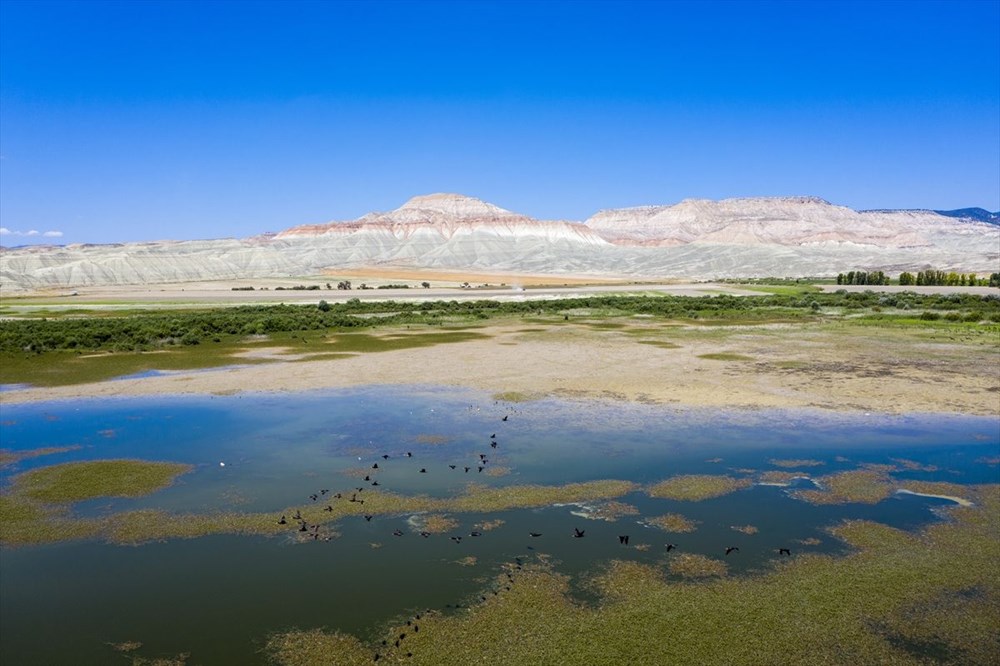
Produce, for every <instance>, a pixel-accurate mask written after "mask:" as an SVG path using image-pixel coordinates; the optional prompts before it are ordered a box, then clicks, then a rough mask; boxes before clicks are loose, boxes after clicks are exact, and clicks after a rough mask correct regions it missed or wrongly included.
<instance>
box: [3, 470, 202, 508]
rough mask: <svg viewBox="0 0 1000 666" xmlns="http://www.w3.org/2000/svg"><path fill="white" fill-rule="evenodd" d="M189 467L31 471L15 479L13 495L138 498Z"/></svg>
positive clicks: (48, 499) (62, 498) (65, 499)
mask: <svg viewBox="0 0 1000 666" xmlns="http://www.w3.org/2000/svg"><path fill="white" fill-rule="evenodd" d="M192 469H194V468H193V466H191V465H185V464H182V463H168V462H151V461H145V460H95V461H90V462H74V463H65V464H62V465H53V466H50V467H42V468H40V469H34V470H31V471H29V472H25V473H24V474H20V475H18V476H17V477H16V478H15V479H14V491H15V492H16V493H18V494H21V495H23V496H25V497H28V498H31V499H34V500H38V501H41V502H53V503H66V502H79V501H82V500H88V499H93V498H95V497H139V496H142V495H148V494H149V493H152V492H155V491H157V490H160V489H162V488H166V487H167V486H169V485H170V484H172V483H173V482H174V479H176V478H177V477H178V476H180V475H181V474H185V473H187V472H190V471H191V470H192Z"/></svg>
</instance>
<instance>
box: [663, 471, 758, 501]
mask: <svg viewBox="0 0 1000 666" xmlns="http://www.w3.org/2000/svg"><path fill="white" fill-rule="evenodd" d="M749 486H750V480H749V479H735V478H733V477H731V476H715V475H711V474H684V475H681V476H674V477H671V478H669V479H666V480H665V481H660V482H659V483H657V484H655V485H653V486H651V487H650V488H648V489H647V491H646V492H647V493H648V494H649V496H650V497H659V498H662V499H672V500H686V501H689V502H698V501H700V500H706V499H710V498H712V497H721V496H723V495H728V494H729V493H732V492H735V491H737V490H740V489H742V488H747V487H749Z"/></svg>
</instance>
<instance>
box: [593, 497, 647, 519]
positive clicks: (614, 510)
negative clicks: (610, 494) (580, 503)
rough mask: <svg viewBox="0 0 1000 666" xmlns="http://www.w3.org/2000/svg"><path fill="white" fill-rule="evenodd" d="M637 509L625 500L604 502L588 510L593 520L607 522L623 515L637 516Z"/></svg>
mask: <svg viewBox="0 0 1000 666" xmlns="http://www.w3.org/2000/svg"><path fill="white" fill-rule="evenodd" d="M638 515H639V509H638V507H635V506H633V505H631V504H626V503H625V502H617V501H611V502H604V503H602V504H598V505H597V506H595V507H594V510H593V511H591V512H590V517H591V518H592V519H593V520H606V521H608V522H614V521H616V520H618V519H619V518H623V517H625V516H638Z"/></svg>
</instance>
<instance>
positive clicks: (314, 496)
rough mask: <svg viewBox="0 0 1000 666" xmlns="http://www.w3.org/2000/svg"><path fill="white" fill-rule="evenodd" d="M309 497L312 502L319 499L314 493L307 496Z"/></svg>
mask: <svg viewBox="0 0 1000 666" xmlns="http://www.w3.org/2000/svg"><path fill="white" fill-rule="evenodd" d="M309 499H311V500H312V501H313V502H315V501H316V500H318V499H319V495H317V494H316V493H313V494H312V495H310V496H309Z"/></svg>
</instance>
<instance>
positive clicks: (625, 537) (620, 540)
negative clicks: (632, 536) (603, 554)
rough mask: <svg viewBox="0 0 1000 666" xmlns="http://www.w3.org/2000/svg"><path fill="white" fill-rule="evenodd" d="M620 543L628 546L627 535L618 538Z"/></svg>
mask: <svg viewBox="0 0 1000 666" xmlns="http://www.w3.org/2000/svg"><path fill="white" fill-rule="evenodd" d="M618 543H621V544H625V545H626V546H627V545H628V535H627V534H625V535H619V536H618Z"/></svg>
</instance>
